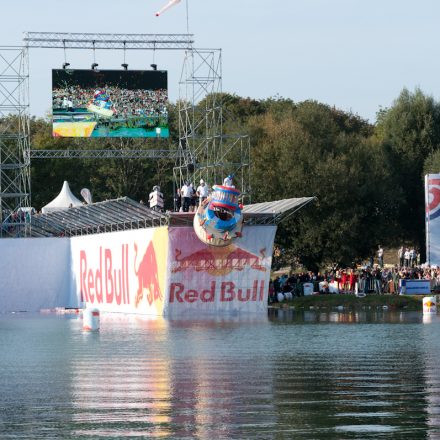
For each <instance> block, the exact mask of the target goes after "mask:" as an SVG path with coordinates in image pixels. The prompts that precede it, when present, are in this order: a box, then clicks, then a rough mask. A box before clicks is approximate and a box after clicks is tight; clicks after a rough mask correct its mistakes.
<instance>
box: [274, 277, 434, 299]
mask: <svg viewBox="0 0 440 440" xmlns="http://www.w3.org/2000/svg"><path fill="white" fill-rule="evenodd" d="M439 286H440V283H439V281H437V280H419V279H415V280H405V279H399V281H398V284H395V283H394V281H392V280H391V281H383V280H377V279H374V278H369V279H365V280H359V281H357V282H356V283H355V285H354V286H350V285H349V284H348V283H347V284H346V285H345V286H343V285H342V284H341V283H338V282H337V281H330V282H327V281H310V282H305V283H301V282H298V283H294V284H293V286H292V288H291V289H290V290H288V291H289V292H290V293H291V294H292V296H308V295H312V294H317V293H321V294H322V293H324V294H325V293H328V294H338V293H358V292H359V293H365V294H367V293H377V294H383V293H388V294H401V295H411V294H426V295H427V294H429V293H430V292H432V291H435V290H437V289H438V288H439ZM283 290H284V289H281V292H283ZM276 293H279V292H276Z"/></svg>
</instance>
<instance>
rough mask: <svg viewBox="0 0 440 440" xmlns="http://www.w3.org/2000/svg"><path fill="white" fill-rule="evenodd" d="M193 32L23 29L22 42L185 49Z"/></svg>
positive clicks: (51, 45) (54, 45) (74, 46)
mask: <svg viewBox="0 0 440 440" xmlns="http://www.w3.org/2000/svg"><path fill="white" fill-rule="evenodd" d="M193 37H194V36H193V35H192V34H96V33H71V32H26V33H25V35H24V38H23V40H24V44H25V45H26V46H27V47H34V48H41V49H122V50H133V49H152V50H159V49H160V50H188V49H190V48H192V45H193V43H194V39H193Z"/></svg>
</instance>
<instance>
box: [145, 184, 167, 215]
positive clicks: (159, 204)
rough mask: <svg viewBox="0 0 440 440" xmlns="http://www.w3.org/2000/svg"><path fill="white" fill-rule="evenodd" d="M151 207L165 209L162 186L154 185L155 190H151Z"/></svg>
mask: <svg viewBox="0 0 440 440" xmlns="http://www.w3.org/2000/svg"><path fill="white" fill-rule="evenodd" d="M148 201H149V203H150V208H151V209H153V210H154V211H159V212H161V211H163V206H164V203H163V194H162V193H161V192H160V186H157V185H156V186H153V191H151V192H150V196H149V197H148Z"/></svg>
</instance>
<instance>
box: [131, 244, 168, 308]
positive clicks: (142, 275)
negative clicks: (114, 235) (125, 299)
mask: <svg viewBox="0 0 440 440" xmlns="http://www.w3.org/2000/svg"><path fill="white" fill-rule="evenodd" d="M134 252H135V258H134V272H135V274H136V276H137V281H138V289H137V292H136V298H135V306H136V307H138V305H139V303H140V302H141V300H142V298H143V296H144V290H147V291H148V293H147V295H146V298H147V301H148V304H149V305H150V306H151V305H152V304H153V303H154V302H156V301H162V293H161V291H160V285H159V277H158V273H157V260H156V252H155V251H154V246H153V243H152V242H150V243H149V245H148V247H147V250H146V251H145V254H144V256H143V257H142V260H141V262H140V263H139V266H138V268H137V270H136V260H137V256H138V247H137V244H136V243H135V244H134Z"/></svg>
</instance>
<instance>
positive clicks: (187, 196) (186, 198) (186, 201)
mask: <svg viewBox="0 0 440 440" xmlns="http://www.w3.org/2000/svg"><path fill="white" fill-rule="evenodd" d="M192 191H193V190H192V186H190V184H189V182H188V181H187V180H185V184H184V185H183V186H182V189H181V191H180V193H181V194H182V197H183V212H188V211H189V207H190V205H191V197H192Z"/></svg>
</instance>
